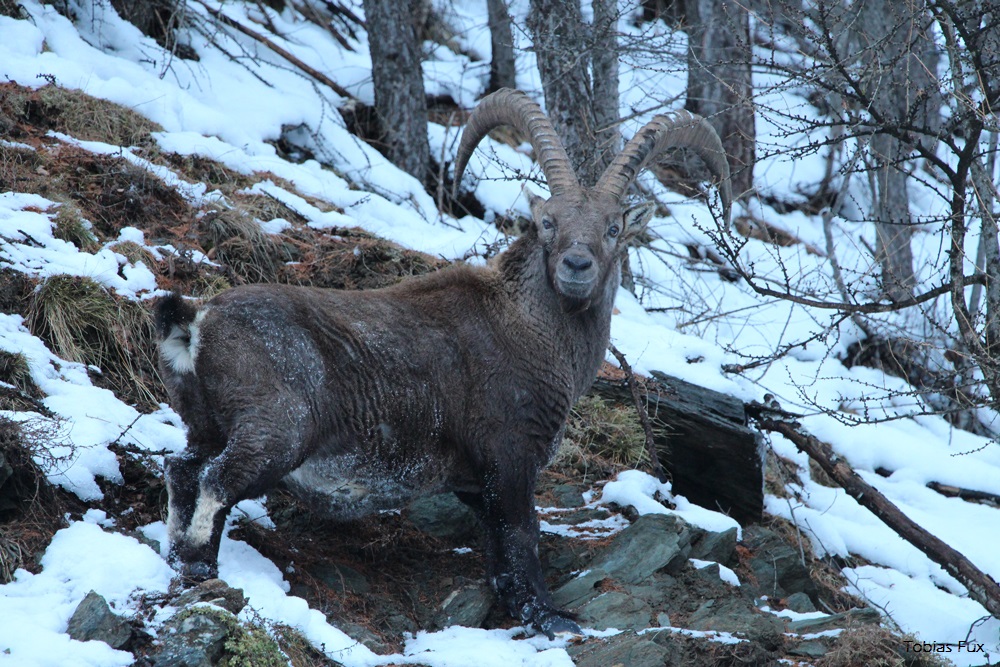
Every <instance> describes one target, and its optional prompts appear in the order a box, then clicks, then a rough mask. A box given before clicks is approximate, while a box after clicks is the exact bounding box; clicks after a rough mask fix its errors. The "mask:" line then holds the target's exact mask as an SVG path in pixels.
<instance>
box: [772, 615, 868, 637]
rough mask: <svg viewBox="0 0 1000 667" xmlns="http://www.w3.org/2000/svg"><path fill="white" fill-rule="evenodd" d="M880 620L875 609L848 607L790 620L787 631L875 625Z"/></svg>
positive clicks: (809, 631) (805, 633)
mask: <svg viewBox="0 0 1000 667" xmlns="http://www.w3.org/2000/svg"><path fill="white" fill-rule="evenodd" d="M881 621H882V617H881V616H880V615H879V613H878V611H877V610H875V609H850V610H848V611H845V612H843V613H840V614H830V615H829V616H822V617H820V618H807V619H803V620H801V621H792V622H791V623H789V624H788V631H789V632H794V633H795V634H799V635H808V634H811V633H813V632H823V631H825V630H833V629H835V628H848V627H851V626H854V625H877V624H878V623H880V622H881Z"/></svg>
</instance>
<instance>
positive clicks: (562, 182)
mask: <svg viewBox="0 0 1000 667" xmlns="http://www.w3.org/2000/svg"><path fill="white" fill-rule="evenodd" d="M502 125H510V126H511V127H513V128H516V129H517V130H520V131H521V132H523V133H524V134H526V135H528V140H529V141H530V142H531V147H532V148H534V149H535V157H536V158H537V160H538V164H539V165H540V166H541V168H542V173H543V174H545V181H546V183H548V185H549V190H550V191H551V192H552V194H553V195H559V194H562V193H564V192H568V191H570V190H580V181H579V180H577V178H576V174H575V173H573V166H572V165H571V164H570V161H569V155H567V154H566V149H565V148H563V145H562V141H561V140H560V139H559V136H558V135H557V134H556V131H555V129H554V128H553V127H552V122H551V121H550V120H549V119H548V117H547V116H546V115H545V113H544V112H543V111H542V109H541V107H539V106H538V105H537V104H536V103H535V102H533V101H532V100H531V98H529V97H528V96H527V95H525V94H524V93H522V92H521V91H520V90H514V89H512V88H501V89H500V90H498V91H496V92H495V93H492V94H490V95H487V96H486V97H484V98H483V99H481V100H480V101H479V104H477V105H476V108H475V109H473V111H472V115H470V116H469V122H468V123H466V125H465V131H464V132H463V133H462V141H461V143H460V144H459V146H458V155H457V156H456V157H455V187H456V188H457V187H458V183H459V182H460V181H461V180H462V174H463V173H464V172H465V167H466V165H468V163H469V158H470V157H472V152H473V151H474V150H476V146H478V145H479V142H480V141H482V140H483V137H485V136H486V135H487V134H488V133H489V132H490V130H492V129H494V128H497V127H500V126H502Z"/></svg>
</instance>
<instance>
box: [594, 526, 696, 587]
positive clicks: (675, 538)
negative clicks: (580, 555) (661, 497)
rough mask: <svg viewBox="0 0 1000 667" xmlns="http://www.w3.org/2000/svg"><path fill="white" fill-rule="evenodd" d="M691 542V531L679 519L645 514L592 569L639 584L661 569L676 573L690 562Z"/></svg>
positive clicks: (620, 535) (623, 580)
mask: <svg viewBox="0 0 1000 667" xmlns="http://www.w3.org/2000/svg"><path fill="white" fill-rule="evenodd" d="M690 540H691V531H690V529H689V528H688V526H687V524H686V523H685V522H684V521H682V520H681V519H679V518H677V517H676V516H673V515H669V514H646V515H644V516H640V517H639V518H638V519H636V521H635V523H633V524H632V525H631V526H629V527H628V528H626V529H625V530H623V531H622V532H620V533H618V535H616V536H615V538H614V540H612V542H611V544H610V545H609V546H608V547H607V548H606V549H605V550H604V552H603V553H601V554H600V555H598V556H597V557H596V558H595V559H594V561H593V565H592V567H594V568H599V569H602V570H604V571H605V572H607V573H608V575H610V576H611V577H612V578H614V579H617V580H619V581H622V582H625V583H630V584H637V583H639V582H641V581H643V580H644V579H647V578H649V577H650V576H651V575H652V574H653V573H654V572H656V571H658V570H663V569H666V570H668V571H673V570H675V569H677V568H679V567H681V566H683V565H684V564H685V563H687V559H688V554H689V553H690V552H691V542H690Z"/></svg>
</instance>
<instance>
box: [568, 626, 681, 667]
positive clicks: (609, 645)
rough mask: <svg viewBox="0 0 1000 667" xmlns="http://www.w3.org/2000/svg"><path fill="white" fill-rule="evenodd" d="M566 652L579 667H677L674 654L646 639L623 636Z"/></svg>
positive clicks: (584, 644) (640, 636)
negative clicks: (616, 666)
mask: <svg viewBox="0 0 1000 667" xmlns="http://www.w3.org/2000/svg"><path fill="white" fill-rule="evenodd" d="M566 651H567V652H568V653H569V655H570V657H571V658H572V659H573V663H574V664H575V665H576V666H577V667H610V666H611V665H627V666H628V667H663V665H668V664H673V663H672V662H671V661H670V652H669V651H668V650H667V649H666V648H664V647H663V646H660V645H659V644H656V643H654V642H652V641H650V640H649V639H648V638H647V637H645V636H643V635H638V636H637V635H633V634H621V635H617V636H615V637H612V638H610V639H608V640H607V641H603V642H585V643H583V644H577V645H574V646H569V647H568V648H567V649H566Z"/></svg>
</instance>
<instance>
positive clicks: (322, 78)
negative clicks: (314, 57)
mask: <svg viewBox="0 0 1000 667" xmlns="http://www.w3.org/2000/svg"><path fill="white" fill-rule="evenodd" d="M199 4H200V5H201V6H202V7H204V8H205V9H206V11H208V13H209V14H211V15H212V16H214V17H215V18H217V19H218V20H219V21H221V22H222V23H225V24H226V25H228V26H229V27H231V28H235V29H236V30H239V31H240V32H242V33H243V34H244V35H246V36H247V37H249V38H251V39H253V40H255V41H257V42H260V43H261V44H263V45H264V46H266V47H267V48H269V49H270V50H271V51H274V52H275V53H277V54H278V55H279V56H281V57H282V58H284V59H285V60H287V61H288V62H290V63H291V64H293V65H295V66H296V67H298V68H299V69H300V70H302V71H303V72H305V73H306V74H308V75H309V76H311V77H312V78H314V79H316V80H317V81H319V82H320V83H322V84H323V85H325V86H329V88H330V89H331V90H332V91H333V92H335V93H337V94H338V95H340V96H341V97H344V98H347V99H349V100H352V99H354V96H353V95H351V94H350V93H349V92H347V89H346V88H344V87H343V86H341V85H340V84H339V83H337V82H336V81H334V80H333V79H331V78H330V77H328V76H327V75H325V74H323V73H322V72H320V71H319V70H317V69H315V68H313V67H311V66H310V65H307V64H306V63H304V62H302V61H301V60H299V59H298V58H296V57H295V56H294V55H292V54H291V53H290V52H289V51H288V50H286V49H283V48H282V47H280V46H278V45H277V44H275V43H274V42H272V41H271V40H269V39H268V38H267V37H265V36H264V35H261V34H260V33H259V32H256V31H255V30H251V29H250V28H248V27H246V26H245V25H243V24H242V23H240V22H239V21H237V20H235V19H231V18H229V17H228V16H226V15H225V14H223V13H222V12H221V11H219V10H218V9H213V8H212V7H209V6H208V5H206V4H205V3H204V2H201V0H199Z"/></svg>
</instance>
